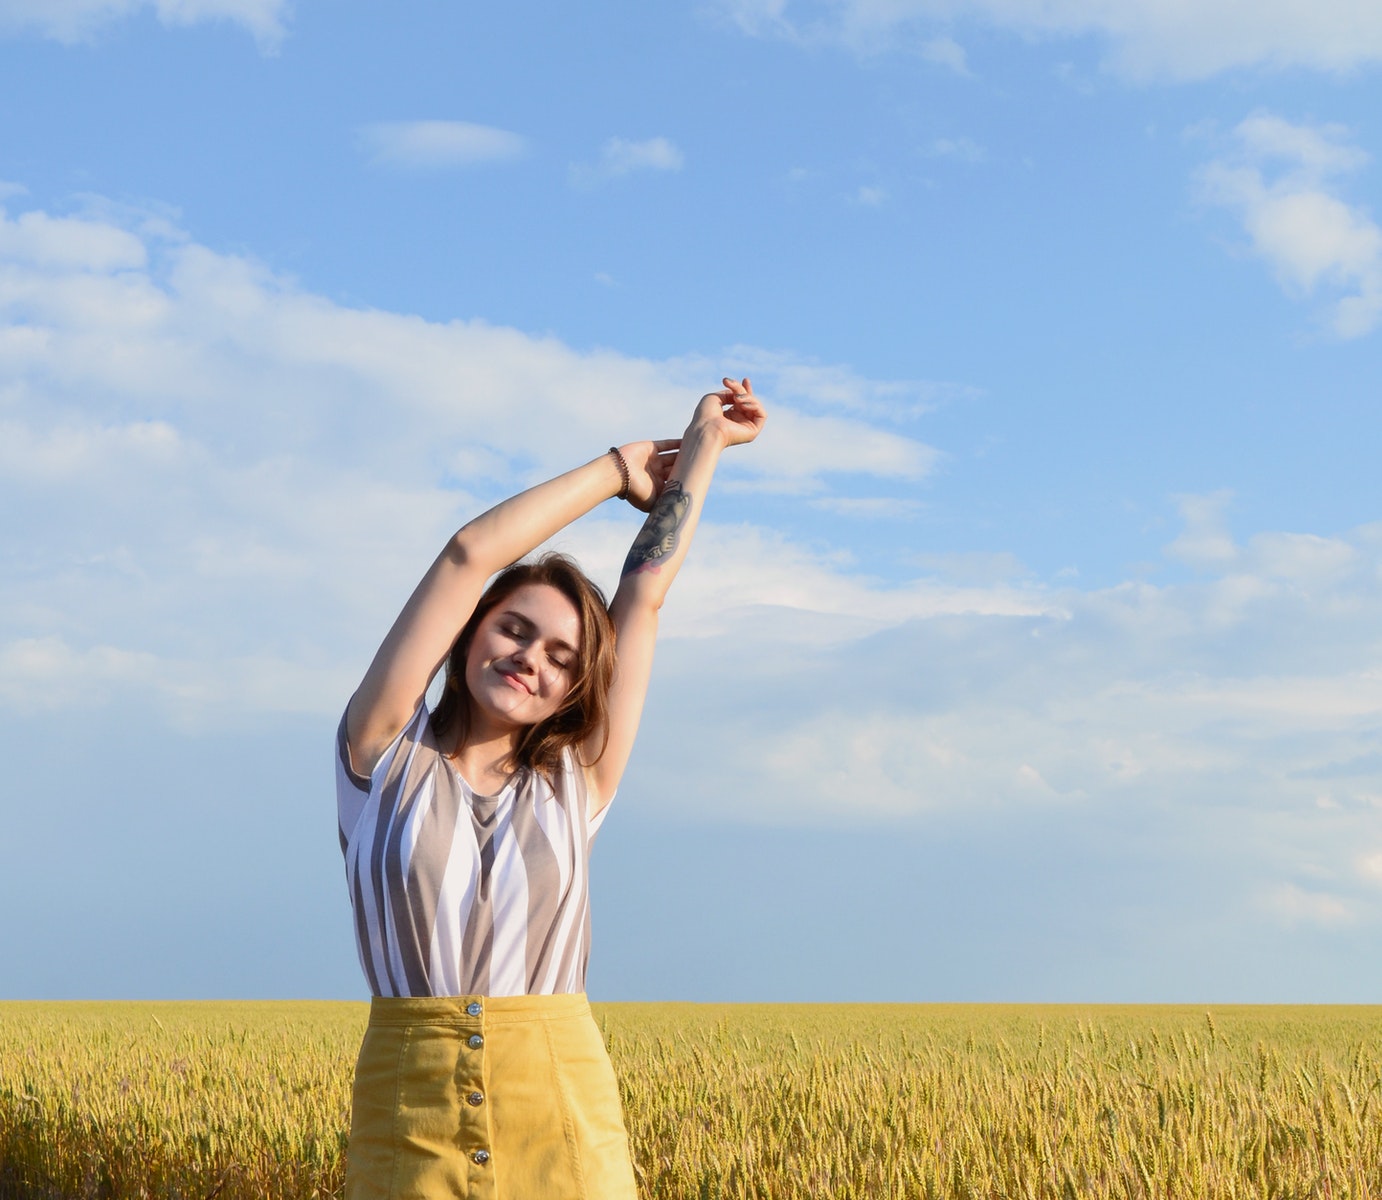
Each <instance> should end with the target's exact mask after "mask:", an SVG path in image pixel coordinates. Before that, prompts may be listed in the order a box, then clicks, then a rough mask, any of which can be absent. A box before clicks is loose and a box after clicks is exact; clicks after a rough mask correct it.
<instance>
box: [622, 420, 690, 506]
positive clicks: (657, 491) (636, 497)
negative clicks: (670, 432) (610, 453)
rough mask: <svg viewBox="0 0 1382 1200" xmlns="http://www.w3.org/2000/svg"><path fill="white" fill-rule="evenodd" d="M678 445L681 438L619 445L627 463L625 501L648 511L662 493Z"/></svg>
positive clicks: (675, 458)
mask: <svg viewBox="0 0 1382 1200" xmlns="http://www.w3.org/2000/svg"><path fill="white" fill-rule="evenodd" d="M680 447H681V438H667V439H664V440H663V441H660V442H630V443H629V444H628V445H627V446H620V447H619V453H620V454H622V455H623V456H624V461H625V462H626V463H627V464H628V467H629V494H628V501H629V503H630V504H632V505H633V506H634V508H636V509H638V511H639V512H647V511H648V510H649V509H651V508H652V506H653V504H654V503H655V502H656V500H657V498H658V497H659V496H660V495H662V488H663V486H664V485H665V484H666V482H667V476H668V475H669V474H670V473H671V470H672V467H673V466H674V465H675V463H676V461H677V450H678V449H679V448H680Z"/></svg>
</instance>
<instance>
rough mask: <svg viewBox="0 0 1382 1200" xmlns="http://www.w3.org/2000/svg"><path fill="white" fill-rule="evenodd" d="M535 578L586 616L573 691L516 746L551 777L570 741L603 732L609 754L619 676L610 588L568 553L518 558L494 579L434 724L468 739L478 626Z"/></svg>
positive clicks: (470, 625) (518, 759)
mask: <svg viewBox="0 0 1382 1200" xmlns="http://www.w3.org/2000/svg"><path fill="white" fill-rule="evenodd" d="M529 584H546V585H547V586H548V587H553V588H556V589H557V591H559V592H560V593H561V594H562V595H563V596H565V597H566V598H567V599H568V600H570V601H571V603H572V605H573V606H574V607H575V609H576V612H577V614H578V615H579V616H580V621H581V644H580V646H579V647H578V649H577V652H576V662H575V663H574V664H573V669H572V678H571V687H570V690H569V691H568V692H567V693H566V698H565V699H564V700H563V701H562V704H561V707H560V708H559V709H557V711H556V712H554V713H553V714H552V715H551V716H550V717H548V718H547V719H546V720H545V721H540V722H539V723H538V724H536V725H530V726H528V727H527V728H526V729H525V730H523V733H522V736H521V737H520V738H519V739H518V745H517V746H516V747H515V748H514V752H513V761H512V764H511V765H512V766H513V767H528V768H530V769H532V770H536V771H538V772H540V773H541V774H543V775H545V776H547V777H548V778H549V779H550V778H551V777H552V775H553V774H554V773H555V772H556V771H558V770H559V769H560V767H561V759H562V753H563V751H565V750H566V749H567V748H568V747H570V748H572V749H575V748H577V747H580V746H582V745H584V744H585V743H586V742H588V741H590V740H591V739H592V738H593V737H595V736H597V735H598V736H599V738H600V742H599V746H600V754H603V753H604V749H605V744H606V742H607V741H608V739H609V689H610V685H611V684H612V683H613V682H614V662H615V659H614V622H613V621H611V620H610V619H609V608H608V605H607V603H606V601H605V596H604V593H603V592H601V591H600V589H599V588H598V587H597V586H596V585H595V584H594V583H592V582H591V580H590V579H589V578H587V577H586V574H585V572H583V571H582V570H581V569H580V567H578V566H577V565H576V564H575V562H574V561H573V560H572V559H570V558H568V557H567V556H566V555H565V554H558V553H556V552H555V551H553V552H551V553H548V554H544V555H543V556H542V557H541V558H538V559H535V560H534V561H532V562H517V563H514V564H513V565H512V566H510V567H506V568H504V570H502V571H500V572H499V574H498V575H496V576H495V577H494V579H493V580H492V581H491V582H490V585H489V587H487V588H486V589H485V593H484V595H483V596H481V597H480V602H479V603H478V604H476V606H475V611H474V612H473V613H471V614H470V620H468V621H467V622H466V623H465V627H464V628H463V629H462V630H461V632H460V634H459V635H458V636H457V638H456V640H455V641H454V642H453V643H452V644H451V650H450V653H448V654H447V656H446V689H445V691H443V692H442V697H441V700H440V701H439V702H438V704H437V707H436V710H435V711H434V712H433V713H432V729H433V731H434V732H435V733H436V735H437V740H438V741H440V742H443V743H444V742H445V739H446V736H447V735H448V734H451V735H452V737H453V739H454V744H455V745H456V746H458V747H459V746H463V745H464V744H465V739H466V734H467V732H468V730H469V726H470V691H469V689H467V687H466V683H465V663H466V658H467V657H468V656H469V654H470V644H471V642H473V641H474V640H475V631H476V630H477V629H478V628H479V627H480V622H481V621H483V620H484V619H485V617H486V616H487V615H488V614H489V613H490V612H492V611H493V610H494V609H495V608H497V607H498V606H499V605H500V604H502V603H503V602H504V601H505V600H507V599H508V598H509V597H510V596H512V595H513V594H514V592H516V591H518V589H519V588H521V587H526V586H527V585H529ZM599 757H600V755H599V754H597V755H596V756H595V758H596V759H598V758H599ZM583 765H585V766H590V765H592V764H591V763H584V764H583Z"/></svg>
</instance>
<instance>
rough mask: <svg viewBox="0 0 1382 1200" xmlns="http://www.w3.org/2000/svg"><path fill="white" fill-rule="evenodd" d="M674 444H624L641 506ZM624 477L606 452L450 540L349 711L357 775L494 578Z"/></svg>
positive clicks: (612, 492)
mask: <svg viewBox="0 0 1382 1200" xmlns="http://www.w3.org/2000/svg"><path fill="white" fill-rule="evenodd" d="M675 446H676V443H675V442H638V443H635V444H633V445H629V446H625V447H622V453H623V455H624V458H625V460H626V461H627V462H628V464H629V468H630V485H631V486H630V494H629V499H630V500H631V501H633V502H634V503H635V504H638V503H640V501H642V502H644V503H647V502H651V499H652V497H653V495H654V494H656V491H657V488H658V486H659V480H658V478H657V476H658V455H659V454H660V453H661V452H663V451H666V450H668V449H671V448H674V447H675ZM622 483H623V480H622V478H621V476H620V472H619V468H618V466H617V465H616V463H615V460H614V457H613V455H609V454H603V455H601V456H600V457H599V458H596V459H592V460H591V461H590V462H588V463H586V464H585V465H584V466H581V467H577V468H575V470H572V471H568V472H566V474H564V475H559V476H557V477H556V478H555V479H549V480H548V481H547V482H546V483H540V484H538V485H537V486H536V487H533V488H529V489H528V490H527V491H526V492H521V493H519V494H518V495H517V496H513V497H511V498H510V499H508V500H505V501H504V502H503V503H502V504H498V505H496V506H495V507H494V508H491V509H490V510H489V511H488V512H486V513H483V514H481V515H480V516H478V517H476V518H475V519H474V520H473V521H471V522H469V523H468V524H467V525H465V526H464V527H463V528H462V529H460V530H458V531H457V532H456V533H455V534H454V535H453V536H452V537H451V539H450V541H448V542H447V543H446V545H445V546H444V547H443V548H442V551H441V553H440V554H439V555H437V558H436V561H435V562H433V564H432V566H431V567H430V568H429V569H428V571H427V574H426V575H424V576H423V577H422V581H421V582H420V583H419V584H418V585H417V587H416V588H415V589H414V590H413V594H412V595H411V596H410V597H409V598H408V602H407V604H405V605H404V606H403V611H402V612H401V613H399V615H398V619H397V620H395V621H394V623H393V627H392V628H391V629H390V630H389V632H388V635H387V636H386V637H385V638H384V641H383V643H382V644H381V645H380V647H379V650H378V651H377V652H376V653H375V656H374V660H373V661H372V662H371V663H370V665H369V669H368V670H367V671H366V672H365V677H364V679H363V680H362V681H361V683H360V686H359V688H358V689H356V692H355V695H354V696H353V697H352V698H351V701H350V705H349V707H348V708H347V710H346V741H347V744H348V746H349V748H350V756H351V762H352V764H353V766H354V768H355V769H356V770H357V771H359V772H360V773H362V774H369V773H370V772H371V771H372V770H373V769H374V766H375V764H376V763H377V762H378V761H379V756H380V755H381V754H383V752H384V751H385V749H387V748H388V745H389V743H390V742H391V741H393V739H394V738H395V737H397V736H398V731H399V730H400V729H402V728H403V726H404V725H405V724H407V721H408V718H409V717H411V716H412V715H413V713H414V712H415V711H416V710H417V706H418V704H419V703H420V702H421V700H422V697H423V694H424V693H425V692H426V690H427V685H428V683H430V682H431V679H432V676H433V675H435V674H436V673H437V670H438V668H439V667H440V666H441V664H442V662H443V661H444V660H445V658H446V655H447V653H448V652H449V651H450V649H451V645H452V643H453V642H454V641H455V640H456V637H457V635H458V634H459V633H460V631H461V629H462V628H463V627H464V626H465V623H466V622H467V621H468V620H469V619H470V614H471V613H472V612H474V611H475V605H476V603H477V602H478V601H479V599H480V595H481V593H482V592H483V591H484V587H485V583H486V581H487V580H488V579H489V577H490V576H491V575H493V574H494V573H495V572H496V571H500V570H502V569H503V568H504V567H506V566H508V565H509V564H510V563H511V562H514V561H516V560H517V559H519V558H522V557H523V555H525V554H527V553H528V552H529V551H530V550H532V549H533V548H534V547H536V546H538V545H540V544H541V543H542V542H544V541H546V540H547V539H548V538H549V537H551V536H552V535H553V534H554V533H556V532H557V531H558V530H560V529H562V528H564V527H565V526H567V525H569V524H570V523H571V522H572V521H574V520H575V519H576V518H577V517H580V516H582V515H584V514H585V513H587V512H589V511H590V510H591V509H592V508H594V507H595V506H596V505H598V504H599V503H601V501H604V500H608V499H610V498H611V497H612V496H616V495H618V494H619V490H620V488H621V486H622Z"/></svg>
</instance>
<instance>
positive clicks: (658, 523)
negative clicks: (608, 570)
mask: <svg viewBox="0 0 1382 1200" xmlns="http://www.w3.org/2000/svg"><path fill="white" fill-rule="evenodd" d="M690 511H691V493H690V492H688V491H687V490H686V489H685V488H683V487H682V486H681V484H680V483H679V482H678V481H677V480H675V479H673V480H670V481H669V482H668V483H667V485H666V486H665V487H664V488H663V489H662V495H660V496H659V497H658V498H657V503H656V504H654V505H653V508H652V511H651V512H650V513H649V514H648V519H647V520H646V521H644V522H643V528H642V529H640V530H639V531H638V536H637V537H636V538H634V540H633V546H632V547H630V549H629V556H628V558H626V559H625V560H624V569H623V571H621V572H620V578H623V576H625V575H632V574H633V573H634V572H635V571H645V570H646V571H656V570H657V569H658V560H659V559H663V558H666V557H667V556H668V555H670V554H673V553H675V552H676V548H677V540H678V539H679V538H680V537H681V527H682V525H684V524H685V523H686V516H687V514H688V513H689V512H690Z"/></svg>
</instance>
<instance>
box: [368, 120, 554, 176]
mask: <svg viewBox="0 0 1382 1200" xmlns="http://www.w3.org/2000/svg"><path fill="white" fill-rule="evenodd" d="M359 137H360V144H361V146H362V147H363V148H364V149H365V151H366V152H367V153H368V154H369V156H370V158H371V161H373V162H374V163H375V164H377V165H379V166H388V167H404V168H409V169H414V170H416V169H426V168H437V167H469V166H474V165H476V164H477V163H487V162H504V161H507V160H510V159H515V158H520V157H522V155H523V154H524V153H525V151H526V149H527V143H526V142H525V141H524V139H523V138H522V137H520V136H519V135H518V134H516V133H510V132H509V131H508V130H507V129H494V128H491V127H490V126H488V125H472V124H470V123H469V122H467V121H374V122H371V123H370V124H367V125H362V126H361V127H360V129H359Z"/></svg>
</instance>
